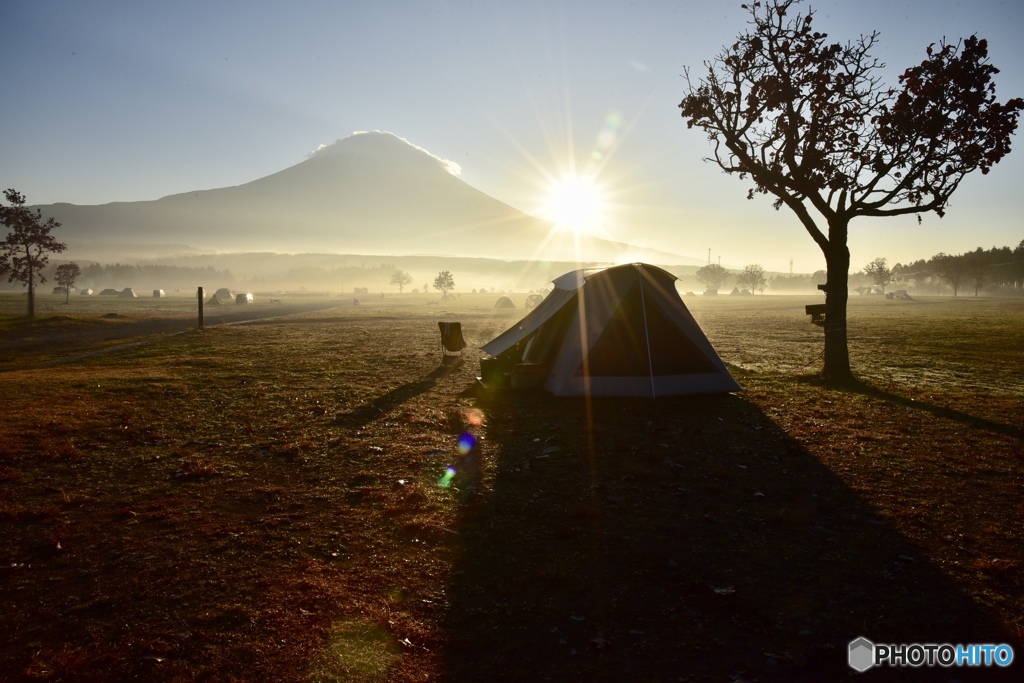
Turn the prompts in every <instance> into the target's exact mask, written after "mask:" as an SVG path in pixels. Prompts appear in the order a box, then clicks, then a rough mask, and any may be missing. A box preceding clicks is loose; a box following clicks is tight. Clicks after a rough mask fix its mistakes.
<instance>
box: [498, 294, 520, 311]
mask: <svg viewBox="0 0 1024 683" xmlns="http://www.w3.org/2000/svg"><path fill="white" fill-rule="evenodd" d="M494 307H495V308H515V307H516V305H515V304H514V303H512V299H509V298H508V297H507V296H503V297H501V298H500V299H498V300H497V301H496V302H495V303H494Z"/></svg>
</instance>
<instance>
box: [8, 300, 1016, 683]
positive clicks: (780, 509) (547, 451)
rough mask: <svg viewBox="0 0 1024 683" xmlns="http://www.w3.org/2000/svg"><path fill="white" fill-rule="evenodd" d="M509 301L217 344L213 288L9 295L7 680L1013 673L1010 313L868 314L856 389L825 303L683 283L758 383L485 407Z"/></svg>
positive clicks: (266, 322) (286, 329)
mask: <svg viewBox="0 0 1024 683" xmlns="http://www.w3.org/2000/svg"><path fill="white" fill-rule="evenodd" d="M497 296H498V295H496V294H495V295H463V296H461V297H459V298H458V299H455V300H453V301H450V302H448V303H435V302H436V298H437V297H436V296H427V295H402V296H399V295H388V296H387V297H384V298H372V297H371V299H370V300H368V301H365V302H364V303H362V304H360V305H358V306H354V305H353V304H352V301H351V300H350V299H347V298H346V299H329V298H326V297H312V296H309V297H301V296H298V297H285V298H284V299H283V300H282V302H280V303H270V302H269V300H267V299H266V298H265V297H259V296H258V297H257V302H256V304H255V305H253V306H237V307H236V306H234V305H229V306H224V307H220V308H217V309H214V310H211V308H210V307H208V308H207V321H206V322H207V325H206V327H205V329H203V330H198V329H196V320H195V301H194V296H192V295H181V296H178V297H169V298H167V299H158V300H154V299H146V298H140V299H136V300H117V299H106V300H100V299H98V298H96V297H89V298H85V297H79V298H78V299H76V298H75V297H72V299H71V304H69V305H64V304H63V298H60V297H50V296H49V295H46V296H44V297H40V300H39V304H38V310H39V313H40V318H39V319H37V320H36V321H25V320H23V319H20V318H18V317H17V316H18V315H20V314H21V312H22V309H23V308H24V298H23V297H18V296H14V295H8V296H0V404H2V406H3V416H4V418H3V421H2V422H0V541H2V542H0V592H2V595H3V604H4V609H3V610H0V680H4V681H18V682H21V681H24V682H28V681H52V682H56V681H127V680H146V681H182V682H184V681H311V682H312V681H315V682H323V683H326V682H328V681H452V682H455V681H543V680H550V681H677V680H681V681H773V680H784V681H832V680H847V679H850V680H854V679H859V678H860V677H861V675H855V674H854V673H853V672H852V670H851V669H849V668H848V667H847V664H846V646H847V643H848V642H849V641H850V640H852V639H854V638H856V637H858V636H864V637H867V638H869V639H870V640H873V641H874V642H888V643H909V642H938V643H941V642H952V643H958V642H962V643H986V642H996V643H998V642H1009V643H1012V644H1013V645H1014V647H1015V649H1016V652H1017V656H1018V658H1020V657H1022V656H1024V643H1022V641H1024V550H1022V548H1024V463H1022V453H1024V443H1022V442H1024V374H1022V370H1021V368H1022V367H1024V362H1022V361H1024V334H1021V332H1022V331H1024V301H1008V300H994V299H968V298H962V299H948V298H941V299H940V298H933V299H921V300H915V301H885V300H884V299H881V298H880V297H878V298H870V299H864V298H854V299H851V301H850V314H849V318H850V338H851V355H852V359H853V363H854V366H855V371H856V372H857V374H858V376H859V377H860V378H861V380H862V383H860V384H859V385H857V386H854V387H851V388H845V389H835V388H830V387H828V386H825V385H823V384H822V383H821V382H819V381H818V380H817V379H815V376H814V373H815V371H816V370H817V369H818V368H819V366H820V362H821V358H820V357H821V352H822V332H821V330H820V328H818V327H816V326H813V325H811V324H810V323H809V322H808V320H807V317H806V316H805V315H804V313H803V305H804V304H805V303H814V302H816V301H817V297H814V296H807V297H771V296H768V297H745V298H739V297H718V298H715V299H712V298H707V299H705V298H703V297H695V298H688V299H686V302H687V305H688V306H689V307H690V308H691V311H692V312H693V313H694V315H695V317H696V318H697V319H698V321H699V322H700V324H701V326H702V327H703V328H704V330H705V332H706V333H707V335H708V337H709V338H710V340H711V341H712V343H713V344H714V345H715V346H716V348H717V349H718V351H719V354H720V355H721V356H722V358H723V360H724V361H725V362H726V363H727V364H728V365H729V367H730V371H731V372H733V374H734V376H735V377H736V378H737V380H738V381H739V382H740V384H742V385H743V386H744V391H743V392H741V393H738V394H736V395H726V396H717V397H690V398H672V399H659V400H657V401H651V400H637V399H628V400H627V399H604V400H595V401H592V402H586V401H582V400H575V399H558V398H553V397H549V396H547V395H545V394H542V393H531V392H523V393H510V392H505V393H503V392H489V391H486V390H482V389H480V388H479V387H478V386H477V384H476V382H475V375H476V374H477V373H478V364H477V362H476V361H477V360H478V359H479V357H480V355H481V352H480V351H479V350H477V349H476V348H475V347H476V346H478V345H479V344H482V343H484V342H486V341H489V340H490V339H491V338H493V337H494V336H495V335H497V334H498V333H499V332H501V331H503V330H504V329H506V328H507V327H508V326H510V325H511V324H512V323H514V322H515V321H516V320H517V319H518V318H519V317H521V316H522V314H523V311H522V309H521V308H520V309H516V310H499V309H494V308H492V306H493V303H494V300H496V299H497ZM523 298H525V297H523V296H518V297H516V298H515V299H516V302H517V304H521V300H522V299H523ZM439 320H460V321H461V322H462V324H463V328H464V332H465V335H466V337H467V340H468V341H469V343H470V347H471V348H469V349H467V351H466V362H465V364H463V365H461V366H442V364H441V363H440V349H439V343H438V342H439V336H438V330H437V324H436V323H437V321H439ZM1022 666H1024V665H1022V664H1021V663H1020V662H1014V664H1013V666H1012V667H1010V669H1009V670H1008V671H1004V672H996V671H992V670H984V671H981V670H971V669H949V670H946V669H928V670H927V671H920V672H918V673H920V674H921V676H922V679H924V680H950V681H953V680H961V681H964V680H974V678H975V677H978V678H979V679H982V680H990V679H992V678H993V676H994V675H996V674H999V673H1003V674H1005V675H1006V677H1007V678H1008V679H1014V680H1019V676H1020V671H1021V667H1022ZM887 673H892V672H891V671H886V670H875V671H872V672H870V673H869V674H864V675H862V676H863V677H864V679H865V680H867V676H871V677H872V679H879V680H884V679H885V674H887ZM898 673H899V674H901V675H900V676H898V678H899V679H900V680H903V679H904V678H905V677H906V675H907V673H909V672H907V671H906V670H903V671H899V672H898Z"/></svg>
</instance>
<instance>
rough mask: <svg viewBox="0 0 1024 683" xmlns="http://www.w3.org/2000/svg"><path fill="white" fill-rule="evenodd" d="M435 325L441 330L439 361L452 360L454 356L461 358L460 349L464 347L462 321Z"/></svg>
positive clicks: (446, 361)
mask: <svg viewBox="0 0 1024 683" xmlns="http://www.w3.org/2000/svg"><path fill="white" fill-rule="evenodd" d="M437 327H438V328H439V329H440V330H441V363H450V362H453V361H454V359H455V358H458V359H459V360H462V358H463V356H462V349H464V348H466V340H465V339H463V338H462V323H438V324H437ZM449 359H451V360H449Z"/></svg>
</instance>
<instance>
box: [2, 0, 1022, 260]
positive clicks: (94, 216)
mask: <svg viewBox="0 0 1024 683" xmlns="http://www.w3.org/2000/svg"><path fill="white" fill-rule="evenodd" d="M740 4H741V3H740V1H739V0H736V1H735V2H732V1H730V2H713V3H707V2H702V3H698V2H695V1H693V0H687V1H684V2H677V3H662V2H658V3H644V4H640V5H629V4H626V3H605V4H595V3H591V2H587V3H584V2H560V3H554V4H552V3H546V2H537V1H534V0H527V1H526V2H523V3H515V4H514V5H500V4H497V3H478V4H474V3H463V2H441V1H436V0H433V1H432V0H427V1H425V2H416V3H407V2H382V3H369V4H362V5H359V4H352V3H333V2H304V3H299V4H282V3H266V2H254V3H246V4H245V5H244V6H243V7H238V6H232V5H227V4H222V3H206V2H196V1H192V0H184V1H183V2H178V3H173V4H169V5H168V4H153V3H129V2H114V3H106V4H103V5H102V6H97V5H95V4H92V3H82V4H74V3H60V2H48V1H46V0H42V1H33V2H27V1H22V0H15V2H12V3H8V5H7V6H6V7H5V14H4V21H3V22H2V23H0V62H2V63H3V64H4V66H5V67H6V69H5V73H6V74H8V78H9V82H8V85H7V88H6V92H7V93H8V95H9V96H7V97H4V98H2V100H0V120H2V121H3V122H4V125H3V126H2V127H0V148H2V149H3V150H4V153H3V155H2V156H0V186H2V187H4V188H6V187H13V188H16V189H17V190H19V191H20V192H22V193H24V194H25V195H26V197H27V199H28V201H29V203H31V204H34V205H40V204H41V205H51V204H56V203H68V204H75V205H78V206H94V207H98V208H94V209H90V210H84V209H83V210H72V209H71V208H70V207H63V208H61V209H60V215H59V216H58V217H59V219H60V220H63V221H64V223H65V233H66V234H64V235H62V236H61V237H62V238H64V239H67V240H69V241H74V239H75V237H73V236H72V233H75V232H77V234H78V235H79V236H81V235H86V234H95V233H96V232H97V231H98V230H99V229H100V227H101V226H104V225H107V221H109V224H110V226H113V227H111V233H110V234H111V236H112V239H116V240H118V241H122V240H127V239H136V238H139V239H141V237H142V235H143V234H145V238H146V239H145V241H149V242H162V243H177V244H190V243H192V242H193V241H196V242H198V240H200V239H202V240H210V241H209V242H205V244H211V245H214V244H215V246H216V248H218V249H220V248H227V249H232V250H251V249H254V248H256V249H262V248H269V247H268V246H262V245H256V244H251V245H247V244H240V243H239V241H240V240H242V239H247V238H243V237H239V236H237V235H236V234H235V233H236V232H237V231H238V230H240V229H241V226H243V225H244V226H246V228H245V229H246V230H247V231H248V236H249V237H248V238H251V239H257V238H258V239H261V240H262V239H263V238H267V239H268V240H269V239H271V238H273V239H274V240H275V241H276V242H278V243H281V242H284V243H286V244H287V245H289V246H287V247H285V248H287V249H288V250H289V251H298V250H309V249H315V250H328V249H330V250H342V251H353V250H355V249H364V248H366V249H369V248H370V247H371V246H373V244H374V240H380V241H391V242H392V243H395V246H394V247H392V248H391V249H388V250H380V251H385V253H387V252H390V251H410V252H411V251H426V252H429V253H438V252H441V251H442V249H441V248H440V247H445V246H451V245H456V244H457V245H459V246H460V247H464V248H469V247H471V248H472V249H473V250H474V251H473V254H474V255H477V256H487V257H494V258H506V257H508V256H510V255H511V253H510V250H515V251H516V253H525V252H527V251H529V252H533V251H535V250H537V249H538V248H540V249H541V251H542V252H543V251H544V249H545V247H543V246H542V245H543V240H544V239H545V236H546V235H547V234H548V232H549V231H548V230H547V227H548V226H544V225H543V221H545V220H549V221H550V220H553V221H557V222H560V223H573V224H574V225H575V227H576V229H577V230H578V231H580V232H581V233H584V234H589V235H596V236H598V237H603V238H607V239H609V240H611V241H614V242H620V243H630V244H635V245H640V246H644V247H649V248H653V249H657V250H659V251H661V252H667V253H669V254H674V255H682V256H687V257H690V258H691V259H696V260H702V259H707V258H708V256H709V250H710V256H711V258H714V259H717V258H718V257H721V259H722V262H723V264H727V265H731V266H742V265H744V264H747V263H761V264H762V265H763V266H764V267H765V268H767V269H768V270H775V271H783V272H786V271H788V270H789V267H790V266H789V264H790V259H793V262H794V268H795V270H796V271H797V272H806V273H809V272H813V271H815V270H818V269H820V268H822V267H823V266H824V261H823V258H822V256H821V254H820V252H819V251H818V249H817V247H816V246H815V245H814V244H813V242H812V241H811V240H810V238H809V237H808V236H807V234H806V232H805V231H804V230H803V228H802V227H800V226H799V225H798V224H797V222H796V220H795V219H794V218H793V216H791V215H790V214H789V213H787V212H784V211H783V212H776V211H774V210H772V208H771V206H770V204H771V202H770V200H769V199H767V198H762V197H759V198H757V199H755V200H753V201H746V200H745V199H744V198H745V196H746V192H747V189H748V186H747V184H745V183H743V182H742V181H740V180H738V179H736V178H732V177H728V176H726V175H724V174H723V173H721V172H720V171H719V170H718V169H717V168H716V167H713V166H711V165H709V164H705V163H702V161H701V159H702V158H703V157H705V156H707V155H708V154H709V152H710V148H709V146H708V143H707V141H706V140H705V139H704V136H703V135H701V134H700V133H698V132H695V131H692V130H687V129H686V126H685V123H684V122H683V120H682V119H681V118H680V116H679V109H678V107H677V105H678V103H679V101H680V99H681V98H682V96H683V94H684V87H685V81H684V79H683V78H682V76H681V74H682V73H683V71H684V70H685V69H686V68H687V67H691V68H699V67H700V65H701V64H702V63H703V62H704V61H705V60H707V59H710V58H713V57H714V56H715V55H716V54H718V53H719V51H720V49H721V48H722V46H724V45H727V44H730V43H731V42H732V41H733V39H734V38H735V36H736V35H737V34H738V33H739V32H741V31H743V30H744V29H745V28H746V24H745V21H746V19H747V15H746V13H745V12H744V11H743V10H742V9H741V8H740ZM809 5H810V7H812V8H813V9H815V10H816V11H817V17H818V18H817V21H816V24H815V26H816V27H817V28H818V30H821V31H825V32H827V33H828V34H829V36H830V38H832V39H834V40H836V41H839V42H846V41H847V40H851V39H855V38H857V37H858V36H860V35H861V34H866V33H870V32H871V31H873V30H875V29H877V30H879V31H880V32H881V37H880V42H879V44H878V46H877V49H876V50H875V51H874V54H875V56H877V57H878V58H879V59H880V60H882V61H884V62H886V63H887V64H888V68H887V69H886V70H885V79H886V81H887V83H889V84H890V85H896V83H897V75H898V74H899V73H900V72H901V71H902V70H903V69H905V68H906V67H908V66H911V65H913V64H916V63H918V62H920V61H921V60H922V59H923V58H924V56H925V49H926V48H927V46H928V45H929V44H931V43H935V42H938V41H939V40H941V39H943V38H948V39H951V40H955V39H956V38H958V37H961V36H967V35H970V34H972V33H977V34H978V35H980V36H982V37H985V38H987V39H988V40H989V45H990V56H991V59H992V63H993V64H994V65H996V66H997V67H999V68H1000V69H1001V73H1000V74H998V75H997V76H996V78H995V82H996V85H997V96H998V97H999V98H1000V99H1001V100H1003V101H1005V100H1006V99H1008V98H1011V97H1015V96H1022V95H1024V66H1022V65H1024V44H1022V42H1021V41H1020V40H1019V36H1020V34H1021V31H1022V29H1024V9H1022V5H1021V4H1020V3H1015V2H1008V1H1001V0H981V1H979V2H972V3H963V2H958V1H957V0H934V1H931V2H924V1H923V0H913V1H908V2H904V3H898V4H896V5H894V4H893V3H891V2H886V1H885V0H865V1H864V2H858V3H851V2H844V1H842V0H820V1H814V2H810V3H809ZM360 130H383V131H390V132H392V133H394V134H395V135H397V136H400V137H401V138H404V139H406V140H409V141H410V142H411V143H413V144H414V145H416V146H418V147H419V148H421V150H424V151H423V152H422V155H423V158H422V159H420V161H421V162H422V164H420V163H419V162H417V163H416V165H415V168H414V167H413V166H409V167H403V168H406V171H407V172H408V175H402V174H398V175H396V176H395V177H393V178H389V179H388V180H389V181H390V182H391V183H392V185H391V187H392V188H393V189H392V190H391V191H388V190H385V189H382V187H381V186H379V185H374V186H373V188H372V190H368V188H367V187H365V186H362V185H360V184H359V183H360V182H362V181H359V180H355V178H356V176H355V175H353V174H354V172H355V170H356V167H358V168H359V169H360V170H361V171H362V172H364V173H365V175H364V176H359V177H361V178H367V179H368V180H366V182H372V183H376V182H377V181H378V180H380V179H381V178H382V177H385V176H382V175H381V174H382V173H383V171H381V168H383V167H382V166H379V165H378V160H374V159H367V158H365V157H360V160H359V162H353V163H352V164H351V166H350V167H346V168H342V167H341V166H335V167H333V168H332V169H331V170H330V172H329V173H323V174H321V171H322V170H323V168H322V167H324V166H329V165H331V162H332V161H337V160H336V159H332V156H333V155H334V153H335V152H339V151H342V146H341V145H334V146H330V145H331V142H332V141H334V140H338V139H349V136H350V135H351V134H352V133H353V132H354V131H360ZM349 140H350V141H352V140H351V139H349ZM362 142H366V140H363V141H362ZM325 144H326V145H329V147H327V148H323V149H321V146H322V145H325ZM318 149H320V150H321V151H319V152H317V153H316V154H313V155H312V156H311V157H310V156H309V155H310V154H311V153H312V152H313V151H314V150H318ZM403 151H405V150H403ZM441 160H450V163H447V164H445V163H442V161H441ZM428 161H429V163H428ZM381 163H383V162H381ZM446 167H447V168H449V169H450V170H453V171H454V170H456V168H457V169H458V170H459V172H460V174H459V175H458V179H461V180H462V181H464V185H460V184H458V183H457V182H456V180H457V179H456V177H455V176H452V175H451V174H449V173H446V172H445V171H444V169H445V168H446ZM435 172H438V173H435ZM314 176H315V177H316V178H317V179H318V180H314V181H310V182H309V184H308V186H307V185H306V182H307V179H308V178H311V177H314ZM1022 177H1024V153H1022V152H1021V151H1020V150H1015V151H1014V152H1013V153H1011V154H1010V155H1009V156H1008V157H1007V158H1006V160H1004V161H1003V162H1002V163H1000V164H999V165H998V166H997V167H996V168H995V169H994V170H993V172H992V173H991V174H989V175H988V176H985V177H982V176H981V175H980V174H975V175H974V176H971V177H969V178H967V180H966V181H965V182H964V183H963V185H962V187H961V188H960V190H959V191H958V192H957V194H956V195H954V197H953V200H952V202H951V205H950V207H949V209H948V212H947V215H946V217H945V218H943V219H939V218H938V217H935V216H933V215H928V216H925V217H924V224H923V225H921V226H918V225H917V221H916V219H915V218H914V217H913V216H908V217H905V218H901V219H889V220H879V221H873V222H872V221H868V220H864V221H860V222H856V223H854V225H853V226H852V228H851V235H850V249H851V252H852V262H853V264H854V267H858V266H859V265H861V264H863V263H867V262H868V261H870V260H871V259H873V258H874V257H876V256H884V257H886V258H888V259H889V262H890V263H895V262H897V261H903V262H907V261H911V260H914V259H918V258H927V257H929V256H931V255H932V254H935V253H937V252H939V251H945V252H950V253H957V252H962V251H966V250H972V249H974V248H975V247H978V246H983V247H991V246H994V245H995V246H1002V245H1015V244H1017V243H1018V242H1019V241H1020V239H1021V237H1022V235H1021V234H1020V219H1019V217H1020V216H1021V215H1024V193H1021V192H1020V191H1019V184H1020V179H1021V178H1022ZM340 180H344V183H346V186H345V188H341V187H339V185H338V182H339V181H340ZM414 180H415V181H416V182H417V183H419V182H422V183H423V184H422V185H416V187H417V188H418V189H413V186H412V185H410V183H412V181H414ZM328 185H330V188H331V190H330V192H324V190H325V187H327V186H328ZM217 188H222V189H217ZM161 197H163V198H164V199H160V198H161ZM438 197H444V198H445V201H444V202H440V201H438ZM330 202H334V204H331V203H330ZM112 203H114V204H112ZM122 203H123V204H122ZM318 203H319V204H318ZM357 205H358V206H357ZM224 207H231V208H230V209H227V208H224ZM133 211H138V212H140V215H144V216H145V218H146V220H147V221H149V220H151V221H152V222H151V223H145V224H144V223H143V222H142V221H140V220H133V219H131V218H130V217H129V215H130V213H131V212H133ZM225 211H226V212H227V213H224V212H225ZM327 211H338V212H340V213H342V214H343V215H342V216H334V217H333V219H332V222H331V223H330V229H328V225H327V224H326V223H325V222H324V220H322V214H323V213H324V212H327ZM279 212H290V213H291V216H290V217H289V219H288V220H282V219H280V217H279ZM417 212H418V218H419V220H420V221H422V227H418V228H417V229H416V230H414V231H412V233H413V234H409V233H407V232H402V231H401V230H402V228H401V225H408V223H406V221H407V219H408V218H409V216H411V215H413V214H416V213H417ZM213 222H216V223H217V228H216V229H211V228H210V227H209V226H210V224H211V223H213ZM368 225H369V226H370V227H369V228H367V227H366V226H368ZM498 226H500V227H498ZM332 231H333V232H332ZM542 233H543V234H542ZM571 234H572V231H570V232H569V233H568V234H562V235H560V236H559V237H560V239H563V238H567V237H569V236H570V235H571ZM279 236H283V237H281V238H280V239H278V237H279ZM221 238H223V239H221ZM215 240H221V241H220V242H219V243H216V242H215ZM225 244H226V246H225ZM273 248H275V249H277V248H279V247H276V246H275V247H273ZM375 251H378V250H376V249H375ZM551 252H552V253H542V255H543V256H544V257H546V258H553V257H555V256H554V254H553V252H554V248H553V247H552V248H551ZM463 253H464V252H463ZM68 256H70V257H74V253H69V254H68ZM595 257H597V255H596V254H595ZM659 260H660V259H659Z"/></svg>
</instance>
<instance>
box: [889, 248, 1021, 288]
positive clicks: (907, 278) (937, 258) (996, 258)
mask: <svg viewBox="0 0 1024 683" xmlns="http://www.w3.org/2000/svg"><path fill="white" fill-rule="evenodd" d="M892 277H893V282H894V283H902V284H904V285H905V286H906V287H905V288H908V289H909V288H911V287H913V288H914V289H916V290H917V291H920V292H921V293H936V294H938V293H940V292H941V291H943V290H946V289H951V290H952V292H953V296H959V295H960V294H961V293H963V292H966V293H971V294H973V295H974V296H978V294H980V293H981V292H985V293H986V294H992V295H997V296H1022V295H1024V240H1021V241H1020V244H1018V245H1017V246H1016V247H1015V248H1012V249H1011V248H1010V247H992V248H991V249H988V250H986V249H982V248H981V247H978V248H977V249H975V250H974V251H968V252H966V253H963V254H946V253H943V252H939V253H938V254H935V255H934V256H932V257H931V258H930V259H927V260H925V259H919V260H917V261H914V262H912V263H908V264H905V265H904V264H902V263H897V264H896V265H894V266H893V267H892Z"/></svg>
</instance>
